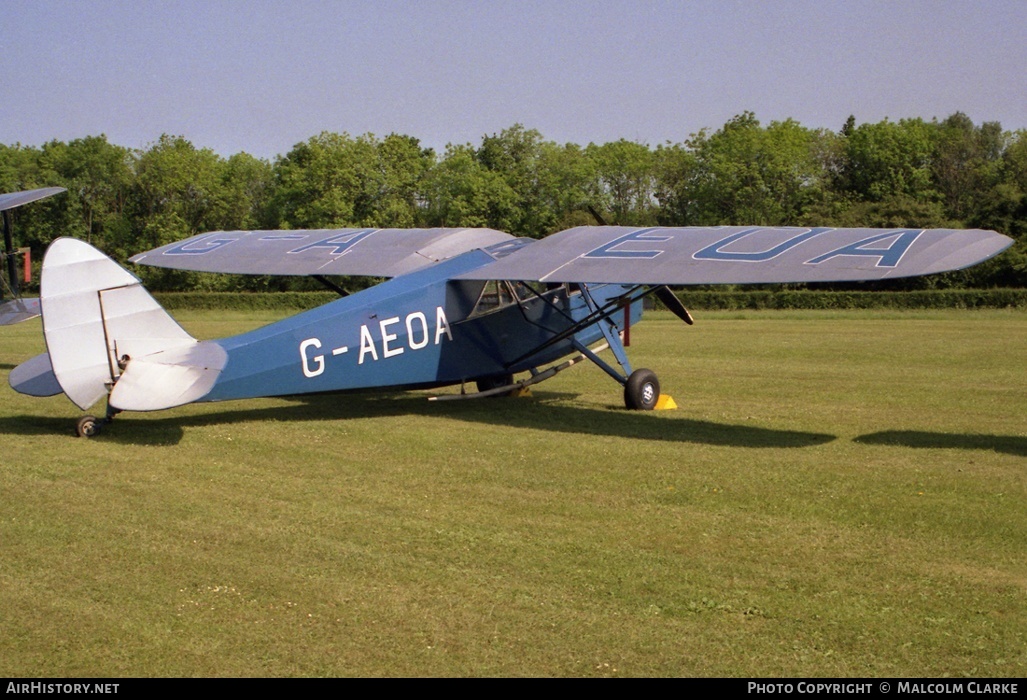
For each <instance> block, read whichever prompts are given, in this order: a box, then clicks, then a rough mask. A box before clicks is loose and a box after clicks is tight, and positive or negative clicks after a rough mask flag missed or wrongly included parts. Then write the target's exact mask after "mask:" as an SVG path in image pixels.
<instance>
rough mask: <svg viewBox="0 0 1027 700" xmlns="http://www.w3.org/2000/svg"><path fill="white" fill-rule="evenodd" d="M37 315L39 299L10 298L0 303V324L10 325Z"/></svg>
mask: <svg viewBox="0 0 1027 700" xmlns="http://www.w3.org/2000/svg"><path fill="white" fill-rule="evenodd" d="M37 316H39V299H35V298H30V299H12V300H10V301H5V302H4V303H2V304H0V326H12V325H14V324H15V323H21V322H22V321H28V320H30V319H33V318H36V317H37Z"/></svg>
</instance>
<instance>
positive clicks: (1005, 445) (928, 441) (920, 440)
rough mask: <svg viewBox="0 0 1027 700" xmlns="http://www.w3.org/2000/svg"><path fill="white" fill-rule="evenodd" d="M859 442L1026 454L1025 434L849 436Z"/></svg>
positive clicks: (905, 432) (889, 433) (902, 432)
mask: <svg viewBox="0 0 1027 700" xmlns="http://www.w3.org/2000/svg"><path fill="white" fill-rule="evenodd" d="M853 442H858V443H860V444H862V445H899V446H902V447H921V448H922V447H926V448H946V449H960V450H994V451H995V452H1004V453H1006V454H1011V455H1016V456H1018V457H1027V437H1017V436H1014V435H985V434H982V433H928V432H924V431H920V430H883V431H881V432H878V433H871V434H869V435H860V436H859V437H857V438H853Z"/></svg>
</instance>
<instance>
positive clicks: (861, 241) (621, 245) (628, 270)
mask: <svg viewBox="0 0 1027 700" xmlns="http://www.w3.org/2000/svg"><path fill="white" fill-rule="evenodd" d="M1012 243H1013V241H1012V239H1011V238H1008V237H1006V236H1003V235H1001V234H998V233H995V232H994V231H983V230H980V229H966V230H959V229H871V228H796V227H785V228H774V227H753V226H748V227H745V226H713V227H688V228H637V227H625V226H581V227H578V228H572V229H568V230H566V231H561V232H559V233H555V234H553V235H551V236H548V237H547V238H544V239H542V240H540V241H536V242H533V243H531V244H530V245H525V246H523V247H521V248H519V249H517V250H515V251H513V252H511V253H510V254H508V255H506V256H505V257H501V258H499V259H498V260H496V261H495V262H493V263H490V264H488V265H484V266H482V267H480V268H477V269H475V270H473V271H471V272H467V273H464V274H462V275H458V276H457V279H467V280H490V279H501V280H502V279H508V280H523V281H535V282H579V283H582V282H584V283H614V284H646V285H664V284H666V285H690V284H750V283H785V282H844V281H856V280H876V279H886V278H892V277H909V276H914V275H927V274H932V273H936V272H945V271H948V270H959V269H962V268H964V267H969V266H970V265H973V264H975V263H978V262H981V261H983V260H986V259H988V258H990V257H992V256H994V255H997V254H998V253H1000V252H1002V251H1003V250H1005V249H1006V248H1007V247H1009V246H1010V245H1012Z"/></svg>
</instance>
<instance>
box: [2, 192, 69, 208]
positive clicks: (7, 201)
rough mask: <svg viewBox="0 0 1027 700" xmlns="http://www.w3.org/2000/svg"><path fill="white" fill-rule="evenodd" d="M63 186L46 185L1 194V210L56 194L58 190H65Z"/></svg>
mask: <svg viewBox="0 0 1027 700" xmlns="http://www.w3.org/2000/svg"><path fill="white" fill-rule="evenodd" d="M64 191H65V189H64V188H63V187H44V188H42V189H39V190H25V191H24V192H10V193H8V194H0V211H6V210H7V209H14V208H15V207H20V206H21V205H22V204H28V203H29V202H34V201H36V200H37V199H43V198H44V197H49V196H51V195H55V194H57V193H58V192H64Z"/></svg>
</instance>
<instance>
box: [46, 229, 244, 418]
mask: <svg viewBox="0 0 1027 700" xmlns="http://www.w3.org/2000/svg"><path fill="white" fill-rule="evenodd" d="M40 301H41V306H42V312H43V313H42V315H43V335H44V337H45V339H46V347H47V350H48V352H49V355H50V363H51V365H52V366H53V373H54V376H55V377H56V378H57V382H58V383H59V384H60V386H61V389H62V390H63V391H64V393H65V394H67V395H68V398H70V399H71V401H72V402H73V403H74V404H75V405H77V406H78V407H79V408H81V409H83V410H85V409H87V408H89V407H90V406H92V405H93V404H94V403H96V402H97V401H98V400H99V399H101V398H103V397H104V396H105V395H107V394H108V393H109V394H110V399H109V401H110V405H111V406H112V407H114V408H118V409H123V410H135V411H150V410H157V409H161V408H170V407H172V406H179V405H182V404H184V403H189V402H191V401H195V400H196V399H198V398H200V397H202V396H204V395H205V394H206V393H207V392H208V391H210V387H211V386H213V384H214V382H215V381H216V380H217V377H218V375H219V374H220V372H221V369H222V368H223V367H224V365H225V362H226V361H227V354H226V353H225V351H224V350H223V349H221V347H220V346H217V345H215V344H213V343H200V342H198V341H197V340H196V339H195V338H193V337H192V336H191V335H189V334H188V333H187V332H186V331H185V330H184V329H183V328H182V327H181V326H180V325H178V323H177V322H176V321H175V320H174V319H173V318H171V316H169V315H168V313H167V312H166V311H164V309H163V308H161V306H160V304H158V303H157V301H156V300H155V299H154V298H153V297H152V296H150V294H149V293H148V292H147V291H146V290H145V289H144V288H143V286H142V283H141V282H140V281H139V279H138V278H137V277H135V275H133V274H131V273H129V272H128V271H127V270H125V269H123V268H121V267H120V266H118V264H117V263H115V262H114V261H113V260H111V259H110V258H108V257H107V256H106V255H104V254H103V253H101V252H100V251H98V250H97V249H96V248H93V247H92V246H91V245H89V244H87V243H84V242H82V241H79V240H76V239H73V238H60V239H58V240H56V241H54V242H53V243H52V244H51V245H50V248H49V249H48V250H47V252H46V257H45V258H44V259H43V270H42V274H41V277H40Z"/></svg>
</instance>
